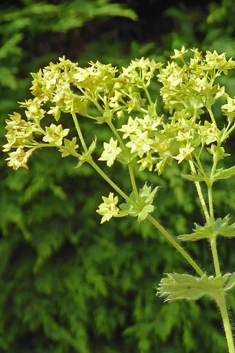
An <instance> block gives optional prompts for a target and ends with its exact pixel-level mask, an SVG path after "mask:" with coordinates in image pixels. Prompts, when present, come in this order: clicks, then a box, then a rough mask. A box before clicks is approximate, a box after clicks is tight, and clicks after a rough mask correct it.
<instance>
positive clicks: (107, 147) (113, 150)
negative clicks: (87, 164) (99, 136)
mask: <svg viewBox="0 0 235 353" xmlns="http://www.w3.org/2000/svg"><path fill="white" fill-rule="evenodd" d="M117 143H118V142H117V140H114V139H113V138H112V137H111V139H110V141H109V143H107V142H104V151H103V153H102V154H101V157H100V158H99V161H107V166H108V167H111V166H112V165H113V163H114V161H115V159H116V157H117V155H118V154H119V153H120V152H121V151H122V150H121V148H120V147H118V145H117Z"/></svg>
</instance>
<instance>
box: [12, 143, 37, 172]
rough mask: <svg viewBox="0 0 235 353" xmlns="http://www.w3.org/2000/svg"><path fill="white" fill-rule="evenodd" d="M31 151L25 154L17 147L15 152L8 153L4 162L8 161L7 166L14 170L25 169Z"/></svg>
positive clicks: (21, 148)
mask: <svg viewBox="0 0 235 353" xmlns="http://www.w3.org/2000/svg"><path fill="white" fill-rule="evenodd" d="M31 153H32V152H31V151H27V152H25V151H24V149H23V147H21V146H20V147H18V148H17V150H16V151H14V152H10V153H9V158H6V161H9V162H8V163H7V165H8V166H9V167H12V168H13V169H14V170H17V169H19V168H20V167H24V168H27V169H28V167H27V164H26V163H27V161H28V158H29V156H30V155H31Z"/></svg>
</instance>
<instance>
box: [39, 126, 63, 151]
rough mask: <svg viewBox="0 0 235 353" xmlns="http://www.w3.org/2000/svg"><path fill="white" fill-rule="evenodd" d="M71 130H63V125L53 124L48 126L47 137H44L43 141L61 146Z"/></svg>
mask: <svg viewBox="0 0 235 353" xmlns="http://www.w3.org/2000/svg"><path fill="white" fill-rule="evenodd" d="M68 133H69V129H63V127H62V125H61V124H60V125H55V124H51V125H50V126H49V127H48V126H46V135H45V136H44V137H43V141H45V142H48V143H51V144H55V145H56V146H61V145H62V142H63V138H64V137H65V136H66V135H68Z"/></svg>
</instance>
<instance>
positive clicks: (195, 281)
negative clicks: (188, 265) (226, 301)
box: [157, 273, 229, 301]
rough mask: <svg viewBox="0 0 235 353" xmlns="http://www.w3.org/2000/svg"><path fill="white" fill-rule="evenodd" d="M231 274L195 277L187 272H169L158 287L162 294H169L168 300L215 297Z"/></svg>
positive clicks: (159, 292)
mask: <svg viewBox="0 0 235 353" xmlns="http://www.w3.org/2000/svg"><path fill="white" fill-rule="evenodd" d="M228 276H229V274H225V275H224V276H223V277H221V276H219V277H213V276H210V277H207V276H206V275H203V276H202V277H193V276H191V275H186V274H178V273H167V277H168V278H162V280H161V282H160V284H159V287H158V288H157V289H158V294H159V295H160V296H167V299H166V300H167V301H173V300H179V299H186V300H197V299H199V298H201V297H203V296H208V297H210V298H214V297H215V296H216V294H217V293H218V291H219V290H221V289H222V288H223V286H224V284H225V283H226V281H227V280H228Z"/></svg>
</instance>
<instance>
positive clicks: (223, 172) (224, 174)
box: [213, 166, 235, 180]
mask: <svg viewBox="0 0 235 353" xmlns="http://www.w3.org/2000/svg"><path fill="white" fill-rule="evenodd" d="M233 175H235V166H234V167H231V168H228V169H223V168H221V169H218V170H217V171H216V173H215V174H214V176H213V179H214V180H219V179H227V178H230V177H231V176H233Z"/></svg>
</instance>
